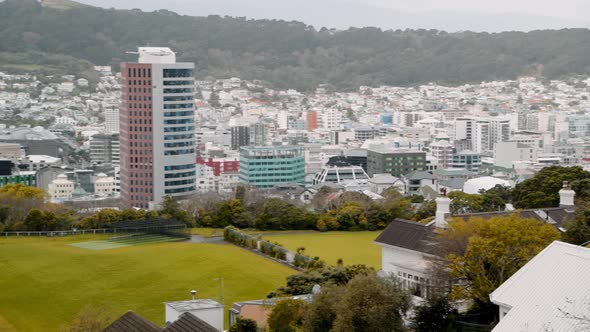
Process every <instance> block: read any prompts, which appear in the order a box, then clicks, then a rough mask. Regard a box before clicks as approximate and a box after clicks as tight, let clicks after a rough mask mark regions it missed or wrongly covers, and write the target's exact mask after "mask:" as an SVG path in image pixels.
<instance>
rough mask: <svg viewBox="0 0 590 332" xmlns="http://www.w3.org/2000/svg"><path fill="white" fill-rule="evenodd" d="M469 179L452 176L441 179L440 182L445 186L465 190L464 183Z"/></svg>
mask: <svg viewBox="0 0 590 332" xmlns="http://www.w3.org/2000/svg"><path fill="white" fill-rule="evenodd" d="M466 181H467V180H465V179H461V178H452V179H450V180H446V181H440V182H439V184H440V185H441V186H443V187H447V188H452V189H460V190H463V185H464V184H465V182H466Z"/></svg>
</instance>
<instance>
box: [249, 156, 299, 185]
mask: <svg viewBox="0 0 590 332" xmlns="http://www.w3.org/2000/svg"><path fill="white" fill-rule="evenodd" d="M239 173H240V182H241V183H244V184H249V185H253V186H256V187H257V188H271V187H273V186H274V185H277V184H280V183H304V181H305V157H304V155H303V148H302V147H301V146H289V145H281V146H257V147H253V146H248V147H241V148H240V171H239Z"/></svg>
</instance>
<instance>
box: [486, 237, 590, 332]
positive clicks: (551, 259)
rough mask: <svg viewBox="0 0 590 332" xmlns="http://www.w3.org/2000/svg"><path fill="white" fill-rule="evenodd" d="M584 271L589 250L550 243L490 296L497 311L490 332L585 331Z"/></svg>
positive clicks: (589, 265)
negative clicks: (491, 331) (497, 313)
mask: <svg viewBox="0 0 590 332" xmlns="http://www.w3.org/2000/svg"><path fill="white" fill-rule="evenodd" d="M588 271H590V249H589V248H585V247H583V246H576V245H572V244H568V243H564V242H560V241H555V242H553V243H552V244H550V245H549V246H547V248H545V249H543V251H541V252H540V253H539V254H538V255H537V256H535V257H534V258H533V259H531V260H530V261H529V262H528V263H527V264H526V265H524V266H523V267H522V268H521V269H520V270H518V271H517V272H516V273H515V274H514V275H512V277H510V278H509V279H508V280H506V281H505V282H504V283H503V284H502V285H500V287H498V288H497V289H496V290H495V291H494V292H493V293H492V294H490V300H491V301H492V302H493V303H494V304H496V305H498V306H499V307H500V309H499V310H500V316H499V317H500V322H499V323H498V325H496V327H495V328H494V329H493V331H494V332H512V331H584V330H588V327H589V326H590V325H589V324H590V322H589V321H588V313H589V312H590V284H589V283H588ZM576 317H578V318H580V317H582V318H583V317H586V319H577V318H576Z"/></svg>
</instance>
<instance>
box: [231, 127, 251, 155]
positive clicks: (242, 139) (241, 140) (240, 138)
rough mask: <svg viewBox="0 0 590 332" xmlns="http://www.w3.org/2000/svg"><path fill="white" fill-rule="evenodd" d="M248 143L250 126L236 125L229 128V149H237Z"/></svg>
mask: <svg viewBox="0 0 590 332" xmlns="http://www.w3.org/2000/svg"><path fill="white" fill-rule="evenodd" d="M248 144H250V128H249V127H248V126H236V127H232V128H231V149H232V150H239V149H240V147H242V146H246V145H248Z"/></svg>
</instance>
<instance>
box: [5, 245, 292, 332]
mask: <svg viewBox="0 0 590 332" xmlns="http://www.w3.org/2000/svg"><path fill="white" fill-rule="evenodd" d="M108 237H109V236H108V235H107V236H103V235H98V236H94V235H92V236H90V235H85V236H83V235H82V236H72V237H61V238H38V237H31V238H25V237H21V238H0V253H1V255H0V290H1V296H0V313H1V316H0V330H2V331H4V330H5V329H8V328H10V326H14V328H15V329H16V330H18V331H56V330H59V329H60V327H61V326H64V325H66V324H68V323H69V322H70V321H71V320H72V319H73V318H74V317H75V316H76V314H77V313H78V312H80V311H81V310H82V309H83V308H84V307H85V306H87V305H91V306H100V305H106V307H107V308H109V309H112V310H113V311H114V312H115V314H117V315H121V314H123V313H124V312H125V311H127V310H133V311H135V312H136V313H138V314H139V315H141V316H143V317H145V318H147V319H149V320H151V321H153V322H154V323H156V324H160V325H163V323H164V305H163V302H165V301H178V300H187V299H190V293H189V291H190V290H191V289H196V290H197V291H198V293H197V296H198V297H199V298H213V299H217V300H219V297H220V282H219V281H218V280H215V278H218V277H223V278H224V283H225V289H224V297H225V300H224V302H225V305H226V308H227V307H228V306H229V305H231V303H233V302H236V301H244V300H251V299H260V298H264V297H265V296H266V294H267V293H268V292H270V291H272V290H274V289H276V288H277V287H278V286H280V285H283V284H284V282H285V278H286V277H287V276H288V275H290V274H293V273H294V272H295V271H293V270H291V269H289V268H287V267H285V266H283V265H280V264H276V263H274V262H272V261H269V260H267V259H264V258H262V257H260V256H257V255H255V254H252V253H249V252H247V251H246V250H244V249H241V248H238V247H235V246H232V245H219V244H204V243H203V244H201V243H189V242H172V243H156V244H145V245H141V246H128V247H123V248H113V249H109V250H88V249H84V248H78V247H74V246H71V245H70V244H72V243H76V242H85V241H96V240H101V239H106V238H108ZM226 311H227V310H226ZM225 315H226V318H227V312H226V313H225Z"/></svg>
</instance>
